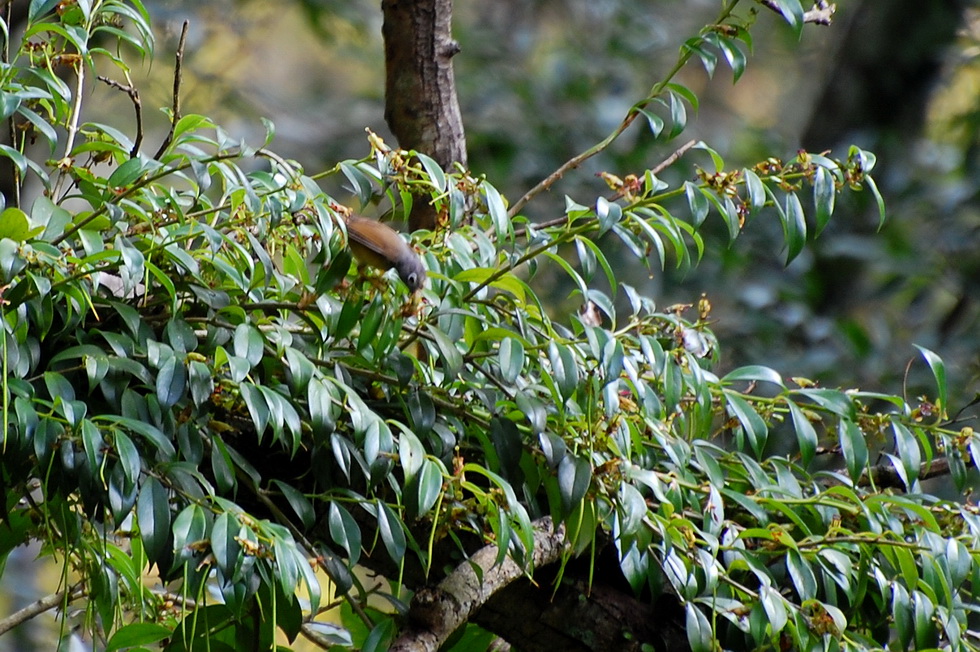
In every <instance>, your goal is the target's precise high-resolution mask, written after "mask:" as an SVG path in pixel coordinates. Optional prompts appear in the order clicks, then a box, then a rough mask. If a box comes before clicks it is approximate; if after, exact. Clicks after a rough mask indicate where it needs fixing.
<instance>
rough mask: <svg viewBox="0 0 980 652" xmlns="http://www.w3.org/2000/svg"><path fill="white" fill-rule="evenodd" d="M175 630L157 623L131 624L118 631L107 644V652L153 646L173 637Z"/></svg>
mask: <svg viewBox="0 0 980 652" xmlns="http://www.w3.org/2000/svg"><path fill="white" fill-rule="evenodd" d="M173 633H174V632H173V630H172V629H170V628H169V627H164V626H163V625H158V624H156V623H130V624H129V625H124V626H122V627H120V628H119V629H117V630H116V631H115V632H114V633H113V634H112V636H111V637H110V638H109V642H108V643H107V644H106V648H105V649H106V652H116V650H122V649H124V648H135V647H143V646H149V645H153V644H154V643H159V642H160V641H162V640H164V639H166V638H169V637H170V636H173Z"/></svg>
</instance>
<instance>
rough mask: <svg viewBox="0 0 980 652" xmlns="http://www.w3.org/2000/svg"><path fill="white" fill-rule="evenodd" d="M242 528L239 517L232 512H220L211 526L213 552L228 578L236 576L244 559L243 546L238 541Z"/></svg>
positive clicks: (219, 566)
mask: <svg viewBox="0 0 980 652" xmlns="http://www.w3.org/2000/svg"><path fill="white" fill-rule="evenodd" d="M241 529H242V528H241V526H240V525H239V524H238V519H237V518H236V516H235V515H234V514H232V513H231V512H222V513H221V514H219V515H218V517H217V518H216V519H214V525H213V526H212V528H211V553H212V554H213V555H214V560H215V562H216V563H217V564H218V568H220V569H221V572H222V573H224V576H225V577H226V578H228V579H232V578H234V577H235V571H236V569H237V568H238V566H239V564H240V563H241V560H242V546H241V544H240V543H239V542H238V540H239V538H240V535H239V533H240V532H241Z"/></svg>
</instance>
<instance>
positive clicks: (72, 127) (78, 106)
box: [51, 61, 85, 197]
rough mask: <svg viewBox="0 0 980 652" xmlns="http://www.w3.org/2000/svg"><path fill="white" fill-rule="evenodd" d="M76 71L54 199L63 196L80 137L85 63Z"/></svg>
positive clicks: (81, 62)
mask: <svg viewBox="0 0 980 652" xmlns="http://www.w3.org/2000/svg"><path fill="white" fill-rule="evenodd" d="M75 69H76V70H77V73H76V77H77V82H78V83H77V84H76V85H75V101H74V103H73V104H72V108H71V119H70V120H69V121H68V136H67V137H66V138H65V155H64V156H63V157H62V159H61V162H59V164H58V167H59V168H60V169H61V175H60V176H59V177H58V181H57V183H56V184H55V187H54V190H53V191H52V192H51V196H52V197H57V196H59V195H60V194H61V186H62V184H64V182H65V179H67V178H68V170H69V169H70V168H71V150H73V149H74V148H75V137H76V136H77V135H78V121H79V120H80V119H81V115H82V91H83V90H84V88H85V62H84V61H79V62H78V63H76V64H75Z"/></svg>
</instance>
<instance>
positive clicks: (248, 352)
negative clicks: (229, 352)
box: [233, 323, 265, 367]
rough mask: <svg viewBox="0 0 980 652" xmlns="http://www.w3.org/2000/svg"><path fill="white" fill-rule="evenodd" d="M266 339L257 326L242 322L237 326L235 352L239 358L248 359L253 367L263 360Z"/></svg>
mask: <svg viewBox="0 0 980 652" xmlns="http://www.w3.org/2000/svg"><path fill="white" fill-rule="evenodd" d="M264 344H265V342H264V340H263V339H262V334H261V333H260V332H259V330H258V329H257V328H255V327H254V326H252V325H251V324H248V323H241V324H239V325H238V326H237V327H236V328H235V338H234V348H233V350H234V352H235V355H236V356H238V357H239V358H244V359H246V360H248V363H249V365H250V366H251V367H254V366H255V365H257V364H258V363H259V362H261V361H262V356H263V354H264V352H265V350H264Z"/></svg>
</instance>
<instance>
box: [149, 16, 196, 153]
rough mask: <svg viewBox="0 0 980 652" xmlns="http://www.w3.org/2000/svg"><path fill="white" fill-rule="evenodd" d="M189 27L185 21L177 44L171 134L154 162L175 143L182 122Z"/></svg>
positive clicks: (161, 145)
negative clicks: (183, 80) (183, 79)
mask: <svg viewBox="0 0 980 652" xmlns="http://www.w3.org/2000/svg"><path fill="white" fill-rule="evenodd" d="M189 26H190V22H189V21H186V20H185V21H184V24H183V26H182V27H181V28H180V40H179V41H178V42H177V55H176V63H175V64H174V103H173V110H172V111H171V113H172V114H173V115H171V116H170V132H169V133H168V134H167V137H166V138H164V139H163V142H162V143H161V144H160V149H158V150H157V153H156V154H154V155H153V158H154V160H157V161H159V160H160V157H161V156H163V153H164V152H166V151H167V148H168V147H170V143H171V142H173V139H174V130H175V129H176V128H177V122H179V121H180V80H181V76H182V75H183V65H184V44H185V43H186V42H187V28H188V27H189Z"/></svg>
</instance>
